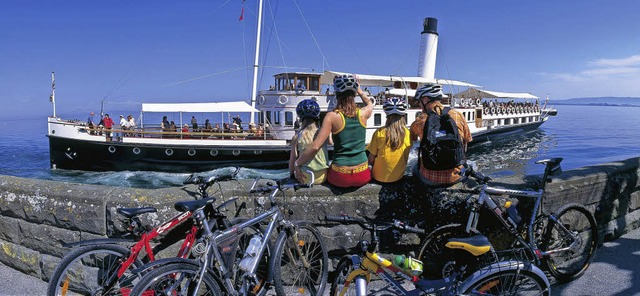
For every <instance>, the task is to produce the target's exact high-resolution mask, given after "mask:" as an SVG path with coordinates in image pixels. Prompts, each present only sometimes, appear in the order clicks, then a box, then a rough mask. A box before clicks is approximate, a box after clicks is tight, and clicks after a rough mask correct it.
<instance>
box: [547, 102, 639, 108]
mask: <svg viewBox="0 0 640 296" xmlns="http://www.w3.org/2000/svg"><path fill="white" fill-rule="evenodd" d="M547 105H571V106H599V107H640V105H633V104H610V103H589V104H587V103H582V104H578V103H558V102H549V104H547Z"/></svg>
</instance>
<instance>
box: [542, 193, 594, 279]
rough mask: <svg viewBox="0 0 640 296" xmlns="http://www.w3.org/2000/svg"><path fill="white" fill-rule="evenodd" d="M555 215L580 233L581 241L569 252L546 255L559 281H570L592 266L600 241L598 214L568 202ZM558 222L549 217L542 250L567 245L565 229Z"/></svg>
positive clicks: (546, 259) (548, 265)
mask: <svg viewBox="0 0 640 296" xmlns="http://www.w3.org/2000/svg"><path fill="white" fill-rule="evenodd" d="M556 213H557V214H556V215H555V216H556V218H557V220H558V221H559V222H560V223H561V224H562V225H564V227H566V228H567V229H569V230H570V231H571V232H572V233H574V234H576V233H578V234H580V236H579V237H580V241H579V244H578V245H576V247H575V248H572V250H569V251H566V252H559V253H556V254H551V255H549V256H548V257H546V258H545V260H544V263H545V265H546V268H547V270H548V271H549V273H551V275H552V276H553V277H555V278H556V280H557V281H558V282H568V281H571V280H573V279H576V278H578V277H580V276H581V275H582V274H583V273H584V271H585V270H587V268H588V267H589V264H590V263H591V260H592V259H593V255H594V253H595V251H596V246H597V242H598V227H597V224H596V221H595V218H594V217H593V215H592V214H591V212H589V210H587V208H585V207H584V206H583V205H580V204H567V205H564V206H563V207H561V208H560V209H559V210H558V211H557V212H556ZM558 226H559V225H558V224H557V223H556V222H554V221H553V220H551V219H549V220H548V223H547V227H546V228H545V232H544V234H543V236H542V241H541V242H540V249H541V250H542V251H545V252H546V251H550V250H553V249H555V248H562V247H567V240H566V239H562V238H561V237H562V233H563V231H562V230H561V228H559V227H558Z"/></svg>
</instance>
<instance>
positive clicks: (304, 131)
mask: <svg viewBox="0 0 640 296" xmlns="http://www.w3.org/2000/svg"><path fill="white" fill-rule="evenodd" d="M316 132H318V124H317V121H316V120H315V119H313V118H309V117H307V118H305V119H303V120H302V123H301V124H300V135H299V136H298V137H299V139H298V141H299V142H302V143H304V144H305V145H306V144H309V143H311V142H313V140H314V138H315V135H316Z"/></svg>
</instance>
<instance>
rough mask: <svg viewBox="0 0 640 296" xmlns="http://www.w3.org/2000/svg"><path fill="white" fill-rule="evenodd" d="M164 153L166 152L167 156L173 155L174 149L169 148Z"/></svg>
mask: <svg viewBox="0 0 640 296" xmlns="http://www.w3.org/2000/svg"><path fill="white" fill-rule="evenodd" d="M164 154H166V155H167V156H171V155H173V149H171V148H169V149H166V150H164Z"/></svg>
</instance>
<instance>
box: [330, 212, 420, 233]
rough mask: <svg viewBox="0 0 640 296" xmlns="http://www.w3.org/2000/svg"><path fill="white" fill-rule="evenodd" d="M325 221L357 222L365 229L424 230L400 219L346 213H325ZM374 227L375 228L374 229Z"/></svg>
mask: <svg viewBox="0 0 640 296" xmlns="http://www.w3.org/2000/svg"><path fill="white" fill-rule="evenodd" d="M324 219H325V220H326V221H332V222H339V223H341V224H358V225H360V226H361V227H362V228H364V229H366V230H387V229H389V228H391V227H393V228H397V229H401V230H405V231H408V232H413V233H419V234H425V233H426V231H425V230H424V229H422V228H418V227H413V226H409V225H406V224H405V223H404V222H402V221H400V220H393V222H373V221H371V220H370V219H369V220H367V219H365V218H360V217H350V216H347V215H340V216H333V215H326V216H325V217H324ZM374 228H375V229H374Z"/></svg>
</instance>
